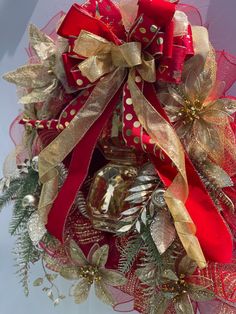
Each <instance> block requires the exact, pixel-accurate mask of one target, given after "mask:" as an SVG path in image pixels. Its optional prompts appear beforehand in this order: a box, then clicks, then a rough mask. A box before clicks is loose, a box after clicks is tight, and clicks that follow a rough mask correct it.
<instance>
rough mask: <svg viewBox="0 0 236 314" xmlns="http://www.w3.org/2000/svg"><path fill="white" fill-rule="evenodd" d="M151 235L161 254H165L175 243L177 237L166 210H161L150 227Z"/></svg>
mask: <svg viewBox="0 0 236 314" xmlns="http://www.w3.org/2000/svg"><path fill="white" fill-rule="evenodd" d="M150 231H151V235H152V238H153V241H154V243H155V244H156V247H157V249H158V251H159V253H160V254H163V253H164V252H165V251H166V250H167V249H168V247H169V246H170V245H171V244H172V243H173V241H174V239H175V237H176V231H175V227H174V225H173V224H172V223H171V219H170V215H169V214H168V212H167V211H165V210H160V211H158V213H157V214H156V216H155V217H154V219H153V222H152V224H151V226H150Z"/></svg>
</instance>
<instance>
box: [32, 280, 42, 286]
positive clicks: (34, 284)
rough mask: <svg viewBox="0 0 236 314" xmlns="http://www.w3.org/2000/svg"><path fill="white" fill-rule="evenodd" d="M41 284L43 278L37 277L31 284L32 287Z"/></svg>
mask: <svg viewBox="0 0 236 314" xmlns="http://www.w3.org/2000/svg"><path fill="white" fill-rule="evenodd" d="M42 284H43V278H37V279H35V281H34V282H33V286H34V287H39V286H41V285H42Z"/></svg>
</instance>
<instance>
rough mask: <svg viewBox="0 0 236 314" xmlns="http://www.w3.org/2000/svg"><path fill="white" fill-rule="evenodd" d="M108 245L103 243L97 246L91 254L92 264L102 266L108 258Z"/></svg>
mask: <svg viewBox="0 0 236 314" xmlns="http://www.w3.org/2000/svg"><path fill="white" fill-rule="evenodd" d="M108 252H109V246H108V245H103V246H102V247H100V248H98V249H97V250H96V251H95V252H94V254H93V256H92V265H96V266H98V267H104V266H105V265H106V262H107V259H108Z"/></svg>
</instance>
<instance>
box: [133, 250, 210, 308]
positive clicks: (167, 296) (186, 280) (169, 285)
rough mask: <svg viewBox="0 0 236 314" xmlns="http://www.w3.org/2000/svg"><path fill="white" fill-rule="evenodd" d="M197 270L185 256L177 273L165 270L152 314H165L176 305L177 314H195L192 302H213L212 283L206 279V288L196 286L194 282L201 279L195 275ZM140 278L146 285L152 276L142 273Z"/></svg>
mask: <svg viewBox="0 0 236 314" xmlns="http://www.w3.org/2000/svg"><path fill="white" fill-rule="evenodd" d="M196 268H197V265H196V263H195V262H194V261H192V260H191V259H190V258H189V257H188V256H185V257H183V258H182V260H181V261H180V263H179V265H178V267H177V271H173V270H172V269H166V270H164V271H163V272H162V274H161V278H160V282H158V283H157V284H158V288H157V289H158V292H157V293H156V295H155V296H154V298H153V308H152V310H151V313H150V314H154V313H155V314H164V313H166V311H167V310H168V308H169V307H170V306H171V305H174V308H175V312H176V313H177V314H184V313H187V314H194V313H195V312H194V309H193V306H192V302H191V300H192V301H195V302H202V301H208V300H212V299H213V298H214V293H213V292H212V291H211V290H210V288H212V281H211V280H210V279H208V278H205V277H204V280H201V282H204V286H203V285H199V284H198V285H197V284H195V283H194V282H198V280H197V279H198V278H199V276H198V275H195V274H194V272H195V270H196ZM150 271H151V272H152V271H153V270H150ZM138 277H139V279H140V280H141V281H142V282H144V283H145V282H147V280H148V278H149V277H150V275H149V274H148V273H146V272H145V273H142V272H140V273H139V275H138ZM167 313H168V311H167ZM171 313H172V312H171Z"/></svg>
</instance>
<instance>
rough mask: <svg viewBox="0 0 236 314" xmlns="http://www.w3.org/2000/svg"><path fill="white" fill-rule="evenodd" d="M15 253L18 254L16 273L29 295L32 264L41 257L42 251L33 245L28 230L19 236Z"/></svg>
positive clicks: (26, 293)
mask: <svg viewBox="0 0 236 314" xmlns="http://www.w3.org/2000/svg"><path fill="white" fill-rule="evenodd" d="M14 253H15V255H16V267H17V272H16V273H17V274H18V276H19V278H20V283H21V284H22V287H23V288H24V293H25V295H26V296H28V294H29V286H28V282H29V269H30V266H31V264H33V263H35V262H37V261H38V260H39V259H40V251H39V250H37V249H36V248H35V246H34V245H33V243H32V241H31V239H30V237H29V234H28V232H27V230H26V231H23V232H22V233H21V234H20V235H19V236H18V237H17V240H16V247H15V249H14Z"/></svg>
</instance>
